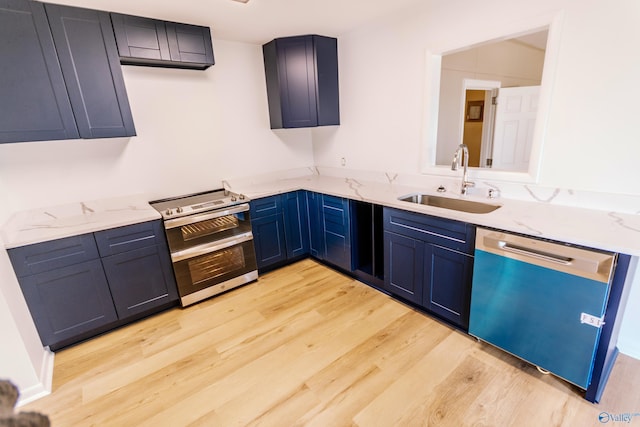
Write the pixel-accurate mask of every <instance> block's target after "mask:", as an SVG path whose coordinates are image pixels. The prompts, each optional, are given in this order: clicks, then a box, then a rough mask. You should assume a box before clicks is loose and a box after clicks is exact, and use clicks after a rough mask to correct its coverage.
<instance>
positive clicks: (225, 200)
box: [149, 188, 249, 219]
mask: <svg viewBox="0 0 640 427" xmlns="http://www.w3.org/2000/svg"><path fill="white" fill-rule="evenodd" d="M248 202H249V199H248V198H247V197H245V196H244V195H243V194H237V193H234V192H231V191H228V190H225V189H223V188H220V189H217V190H211V191H205V192H202V193H196V194H188V195H184V196H178V197H171V198H168V199H162V200H154V201H152V202H149V204H150V205H151V206H152V207H153V208H154V209H155V210H157V211H158V212H160V214H161V215H162V218H164V219H171V218H180V217H183V216H187V215H193V214H196V213H199V212H206V211H211V210H217V209H224V208H226V207H229V206H233V205H237V204H240V203H248Z"/></svg>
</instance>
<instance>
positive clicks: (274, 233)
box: [251, 214, 287, 269]
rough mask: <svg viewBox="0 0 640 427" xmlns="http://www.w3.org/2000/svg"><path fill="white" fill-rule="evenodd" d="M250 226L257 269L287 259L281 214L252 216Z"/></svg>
mask: <svg viewBox="0 0 640 427" xmlns="http://www.w3.org/2000/svg"><path fill="white" fill-rule="evenodd" d="M251 226H252V229H253V241H254V246H255V250H256V261H257V264H258V268H259V269H262V268H265V267H269V266H271V265H273V264H275V263H279V262H282V261H285V260H286V259H287V251H286V248H285V241H284V224H283V221H282V214H275V215H269V216H266V217H262V218H257V219H254V218H252V219H251Z"/></svg>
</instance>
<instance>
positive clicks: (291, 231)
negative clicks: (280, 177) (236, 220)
mask: <svg viewBox="0 0 640 427" xmlns="http://www.w3.org/2000/svg"><path fill="white" fill-rule="evenodd" d="M250 206H251V211H250V212H251V228H252V230H253V241H254V246H255V250H256V258H257V263H258V269H259V270H261V271H265V270H267V269H271V268H274V267H279V266H282V265H284V264H285V263H287V262H289V261H292V260H295V259H298V258H301V257H304V256H306V255H309V249H310V248H309V220H308V212H307V198H306V191H292V192H289V193H286V194H282V195H280V194H279V195H275V196H268V197H262V198H259V199H254V200H252V201H251V202H250Z"/></svg>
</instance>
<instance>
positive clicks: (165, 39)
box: [111, 13, 215, 70]
mask: <svg viewBox="0 0 640 427" xmlns="http://www.w3.org/2000/svg"><path fill="white" fill-rule="evenodd" d="M111 22H112V23H113V32H114V33H115V36H116V41H117V44H118V53H119V54H120V62H121V63H122V64H126V65H146V66H155V67H168V68H192V69H197V70H204V69H207V68H209V67H210V66H212V65H214V63H215V61H214V57H213V44H212V42H211V30H210V29H209V27H201V26H197V25H189V24H179V23H176V22H165V21H160V20H157V19H150V18H143V17H139V16H130V15H122V14H119V13H112V14H111Z"/></svg>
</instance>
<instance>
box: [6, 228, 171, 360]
mask: <svg viewBox="0 0 640 427" xmlns="http://www.w3.org/2000/svg"><path fill="white" fill-rule="evenodd" d="M8 253H9V258H10V259H11V263H12V265H13V268H14V271H15V272H16V276H17V277H18V283H19V284H20V288H21V289H22V293H23V294H24V297H25V300H26V302H27V306H28V307H29V311H30V313H31V316H32V318H33V320H34V323H35V325H36V329H37V330H38V334H39V335H40V339H41V341H42V344H43V345H45V346H49V347H50V348H51V350H58V349H60V348H63V347H67V346H69V345H72V344H75V343H77V342H79V341H82V340H84V339H87V338H90V337H92V336H95V335H97V334H100V333H103V332H106V331H108V330H110V329H113V328H115V327H118V326H121V325H124V324H126V323H129V322H131V321H133V320H135V319H138V318H140V317H142V316H146V315H148V314H151V313H154V312H157V311H160V310H163V309H165V308H168V307H170V306H172V305H177V302H178V288H177V286H176V282H175V278H174V275H173V268H172V265H171V257H170V255H169V249H168V247H167V243H166V239H165V236H164V230H163V226H162V222H161V221H160V220H156V221H149V222H145V223H140V224H134V225H128V226H124V227H119V228H113V229H109V230H103V231H98V232H95V233H89V234H83V235H80V236H73V237H67V238H64V239H58V240H53V241H48V242H42V243H36V244H33V245H27V246H22V247H18V248H13V249H9V250H8Z"/></svg>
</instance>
